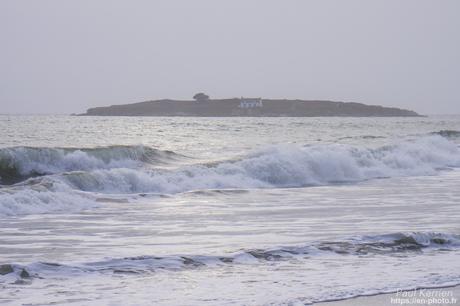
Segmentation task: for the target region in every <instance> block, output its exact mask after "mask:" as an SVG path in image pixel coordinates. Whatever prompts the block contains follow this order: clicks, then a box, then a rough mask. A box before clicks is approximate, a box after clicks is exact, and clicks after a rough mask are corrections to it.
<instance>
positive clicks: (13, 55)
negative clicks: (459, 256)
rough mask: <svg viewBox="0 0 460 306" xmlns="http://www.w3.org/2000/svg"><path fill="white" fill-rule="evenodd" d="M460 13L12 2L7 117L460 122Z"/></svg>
mask: <svg viewBox="0 0 460 306" xmlns="http://www.w3.org/2000/svg"><path fill="white" fill-rule="evenodd" d="M459 15H460V1H459V0H451V1H449V0H432V1H424V0H374V1H373V0H362V1H358V0H337V1H331V0H317V1H308V0H283V1H281V0H277V1H269V0H260V1H255V0H231V1H230V0H228V1H219V0H194V1H191V0H183V1H179V0H165V1H154V0H151V1H147V0H146V1H128V0H126V1H114V0H87V1H85V0H78V1H77V0H75V1H66V0H56V1H49V0H40V1H36V0H31V1H21V0H0V38H1V45H0V47H1V48H0V113H71V112H83V111H85V110H86V108H88V107H93V106H102V105H110V104H121V103H130V102H136V101H142V100H148V99H159V98H166V97H167V98H178V99H190V98H191V97H192V96H193V94H194V93H196V92H198V91H204V92H206V93H208V94H209V95H210V96H211V97H215V98H223V97H235V96H248V97H249V96H256V97H259V96H261V97H267V98H284V97H286V98H302V99H330V100H341V101H358V102H363V103H368V104H381V105H386V106H397V107H403V108H409V109H413V110H416V111H418V112H421V113H425V114H428V113H460V17H459Z"/></svg>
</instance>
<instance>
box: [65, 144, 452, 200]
mask: <svg viewBox="0 0 460 306" xmlns="http://www.w3.org/2000/svg"><path fill="white" fill-rule="evenodd" d="M458 166H460V150H459V148H458V147H457V146H456V145H455V144H454V143H452V142H449V141H448V140H447V139H445V138H442V137H439V136H431V137H426V138H421V139H418V140H417V141H413V142H403V143H401V144H398V145H393V146H386V147H382V148H379V149H367V148H358V147H351V146H345V145H313V146H296V145H277V146H272V147H268V148H265V149H263V150H259V151H257V152H254V153H252V154H249V155H247V156H245V157H243V158H241V159H238V160H228V161H223V162H219V163H213V164H196V165H191V166H186V167H180V168H177V169H174V170H147V171H146V170H139V169H127V168H123V169H100V170H95V171H89V172H71V173H68V174H65V175H63V176H61V177H60V179H62V180H64V181H65V182H66V183H67V184H69V185H70V186H72V187H73V188H76V189H79V190H84V191H93V192H102V193H150V192H151V193H167V194H174V193H181V192H186V191H192V190H203V189H250V188H288V187H305V186H316V185H326V184H335V183H345V182H356V181H362V180H368V179H373V178H383V177H396V176H415V175H433V174H436V173H437V172H438V171H439V170H440V169H445V168H446V167H458Z"/></svg>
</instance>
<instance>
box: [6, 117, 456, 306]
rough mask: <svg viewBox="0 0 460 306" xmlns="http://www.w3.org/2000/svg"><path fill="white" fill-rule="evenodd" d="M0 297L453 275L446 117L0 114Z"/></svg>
mask: <svg viewBox="0 0 460 306" xmlns="http://www.w3.org/2000/svg"><path fill="white" fill-rule="evenodd" d="M0 131H1V134H0V304H1V305H68V304H71V305H196V306H198V305H200V306H202V305H204V306H206V305H310V304H313V303H316V302H321V301H331V300H340V299H347V298H351V297H355V296H361V295H372V294H378V293H386V292H395V291H398V290H409V289H414V288H436V287H446V286H454V285H459V284H460V168H459V167H460V116H428V117H407V118H403V117H398V118H396V117H391V118H370V117H368V118H351V117H350V118H341V117H321V118H281V117H280V118H260V117H255V118H251V117H245V118H236V117H233V118H197V117H79V116H64V115H52V116H51V115H50V116H44V115H43V116H12V115H1V116H0Z"/></svg>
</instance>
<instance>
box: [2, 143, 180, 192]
mask: <svg viewBox="0 0 460 306" xmlns="http://www.w3.org/2000/svg"><path fill="white" fill-rule="evenodd" d="M178 156H179V155H177V154H175V153H174V152H171V151H161V150H157V149H153V148H150V147H145V146H141V145H139V146H109V147H99V148H80V149H72V148H32V147H13V148H4V149H0V183H2V184H13V183H17V182H20V181H22V180H24V179H27V178H30V177H34V176H41V175H47V174H56V173H62V172H67V171H78V170H81V171H89V170H94V169H112V168H138V167H140V166H141V165H142V164H144V163H148V164H161V163H166V162H168V161H169V160H171V159H173V158H176V157H178Z"/></svg>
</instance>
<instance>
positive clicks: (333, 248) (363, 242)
mask: <svg viewBox="0 0 460 306" xmlns="http://www.w3.org/2000/svg"><path fill="white" fill-rule="evenodd" d="M459 247H460V236H459V235H453V234H447V233H434V232H414V233H402V232H400V233H393V234H386V235H376V236H358V237H352V238H349V239H344V240H341V241H316V242H310V243H307V244H304V245H297V246H285V247H276V248H270V249H247V250H240V251H237V252H234V253H230V254H226V255H221V256H218V255H193V254H192V255H190V254H188V255H164V256H152V255H147V256H135V257H124V258H111V259H107V260H103V261H94V262H85V263H76V264H71V265H69V264H61V263H54V262H53V263H49V262H38V263H32V264H29V265H25V266H24V265H18V264H4V265H1V266H0V276H1V274H3V275H7V274H11V275H10V276H13V277H16V278H32V277H43V273H44V274H50V273H51V274H56V273H60V272H65V273H69V272H71V273H96V272H101V273H126V274H139V273H153V272H159V271H164V270H166V271H180V270H184V269H193V268H212V267H216V266H222V265H232V264H249V265H250V264H260V263H264V262H273V261H283V260H309V259H310V258H312V257H321V256H374V255H380V256H399V255H407V254H409V253H413V254H417V253H420V252H424V251H425V250H430V251H438V250H442V251H444V252H445V251H449V250H457V249H458V248H459ZM2 271H3V273H2Z"/></svg>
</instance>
